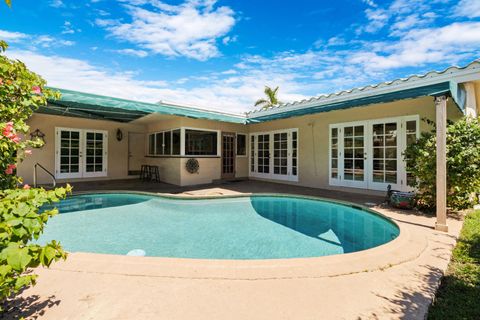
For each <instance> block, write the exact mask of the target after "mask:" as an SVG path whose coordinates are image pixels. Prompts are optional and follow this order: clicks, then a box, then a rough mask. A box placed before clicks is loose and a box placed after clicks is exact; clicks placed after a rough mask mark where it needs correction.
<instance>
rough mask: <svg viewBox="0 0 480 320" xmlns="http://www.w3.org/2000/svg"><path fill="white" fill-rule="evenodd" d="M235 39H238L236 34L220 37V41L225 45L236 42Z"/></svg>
mask: <svg viewBox="0 0 480 320" xmlns="http://www.w3.org/2000/svg"><path fill="white" fill-rule="evenodd" d="M237 40H238V37H237V36H233V37H230V36H226V37H225V38H223V39H222V43H223V44H224V45H227V44H229V43H232V42H236V41H237Z"/></svg>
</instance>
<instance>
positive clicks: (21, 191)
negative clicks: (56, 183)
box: [0, 41, 71, 311]
mask: <svg viewBox="0 0 480 320" xmlns="http://www.w3.org/2000/svg"><path fill="white" fill-rule="evenodd" d="M6 49H7V44H6V43H5V42H3V41H0V303H1V302H3V301H4V300H5V299H6V298H9V297H11V296H12V294H15V293H17V292H18V291H19V290H21V289H22V288H24V287H26V286H28V285H31V284H34V283H35V279H36V276H35V275H34V274H32V273H28V274H25V271H27V269H28V268H33V267H37V266H39V265H42V266H47V267H48V266H49V265H50V264H51V263H52V261H57V260H59V259H65V257H66V253H65V252H64V251H63V250H62V248H61V247H60V244H59V243H58V242H56V241H52V242H50V243H47V244H46V245H45V246H40V245H38V244H36V243H32V241H34V240H36V239H38V237H39V236H40V234H41V233H42V231H43V228H44V226H45V224H46V222H47V220H48V219H49V218H50V217H52V216H53V215H55V214H56V213H57V210H55V209H53V210H42V209H41V207H42V205H44V204H47V203H52V202H55V201H58V200H60V199H62V198H64V197H65V196H66V194H67V193H69V192H70V191H71V188H70V186H68V185H67V187H66V188H57V189H55V190H51V191H46V190H44V189H34V188H30V186H28V185H23V187H22V188H19V187H18V186H19V185H21V184H22V179H21V178H20V177H18V176H17V175H16V167H17V163H19V162H21V161H22V160H23V158H24V157H25V156H28V155H29V154H31V150H30V149H28V148H30V147H34V146H39V145H41V143H42V142H41V141H31V140H28V139H26V137H25V136H26V135H27V133H28V130H29V127H28V126H27V124H26V121H27V119H28V118H29V117H30V116H31V115H32V114H33V112H34V111H35V110H36V109H37V108H39V107H42V106H46V105H47V99H56V98H58V97H59V93H57V92H54V91H52V90H50V89H47V88H45V87H44V86H45V80H43V79H42V78H41V77H40V76H38V75H37V74H35V73H33V72H31V71H29V70H28V69H27V68H26V66H25V65H24V64H23V63H22V62H20V61H15V60H11V59H8V58H7V57H5V56H4V55H3V54H2V53H3V52H4V51H5V50H6ZM0 311H1V307H0Z"/></svg>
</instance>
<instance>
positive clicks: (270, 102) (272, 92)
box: [255, 86, 281, 110]
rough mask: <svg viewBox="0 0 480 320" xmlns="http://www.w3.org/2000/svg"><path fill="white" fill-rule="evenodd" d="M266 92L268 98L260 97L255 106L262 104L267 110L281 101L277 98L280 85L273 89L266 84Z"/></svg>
mask: <svg viewBox="0 0 480 320" xmlns="http://www.w3.org/2000/svg"><path fill="white" fill-rule="evenodd" d="M264 92H265V96H266V98H262V99H258V100H257V102H255V107H257V106H259V105H261V106H262V109H263V110H266V109H268V108H271V107H273V106H276V105H278V104H280V103H281V102H280V101H278V98H277V93H278V87H276V88H275V89H272V88H270V87H269V86H265V90H264Z"/></svg>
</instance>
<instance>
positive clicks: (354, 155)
mask: <svg viewBox="0 0 480 320" xmlns="http://www.w3.org/2000/svg"><path fill="white" fill-rule="evenodd" d="M332 155H333V154H332ZM365 155H366V153H365V127H364V126H363V125H360V126H348V127H344V128H343V178H344V180H345V181H360V182H363V181H365V172H364V170H365ZM332 160H333V158H332ZM332 162H333V161H332ZM332 173H333V172H332Z"/></svg>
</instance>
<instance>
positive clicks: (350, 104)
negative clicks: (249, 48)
mask: <svg viewBox="0 0 480 320" xmlns="http://www.w3.org/2000/svg"><path fill="white" fill-rule="evenodd" d="M450 91H451V83H450V81H447V82H442V83H437V84H432V85H427V86H422V87H415V88H410V89H404V90H399V91H393V92H388V93H383V94H378V95H373V96H367V97H362V98H357V99H351V100H345V101H339V102H334V103H330V104H323V105H317V106H315V105H313V106H309V107H305V108H301V109H294V110H290V111H287V110H286V111H284V112H278V113H273V114H268V115H265V116H254V117H251V118H248V119H247V123H259V122H265V121H271V120H277V119H285V118H291V117H298V116H303V115H308V114H314V113H321V112H328V111H334V110H342V109H349V108H354V107H360V106H366V105H369V104H375V103H386V102H393V101H397V100H402V99H409V98H418V97H422V96H437V95H441V94H448V93H449V92H450ZM280 108H281V107H280Z"/></svg>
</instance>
